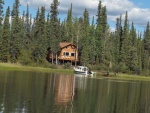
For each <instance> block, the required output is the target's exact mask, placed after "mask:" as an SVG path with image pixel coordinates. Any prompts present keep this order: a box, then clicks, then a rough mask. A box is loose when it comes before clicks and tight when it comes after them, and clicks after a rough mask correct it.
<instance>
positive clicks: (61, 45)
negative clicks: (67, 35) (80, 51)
mask: <svg viewBox="0 0 150 113" xmlns="http://www.w3.org/2000/svg"><path fill="white" fill-rule="evenodd" d="M68 45H74V44H72V43H70V42H60V43H59V46H60V47H61V48H64V47H66V46H68ZM74 46H75V45H74Z"/></svg>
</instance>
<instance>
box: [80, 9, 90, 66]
mask: <svg viewBox="0 0 150 113" xmlns="http://www.w3.org/2000/svg"><path fill="white" fill-rule="evenodd" d="M83 22H84V23H83V33H82V37H81V38H82V40H81V41H82V44H83V48H82V52H81V62H82V64H85V65H87V64H89V38H90V37H89V13H88V11H87V9H85V11H84V20H83Z"/></svg>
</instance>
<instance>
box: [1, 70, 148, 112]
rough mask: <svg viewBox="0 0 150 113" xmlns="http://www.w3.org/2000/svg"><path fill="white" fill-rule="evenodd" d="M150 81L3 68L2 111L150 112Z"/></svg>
mask: <svg viewBox="0 0 150 113" xmlns="http://www.w3.org/2000/svg"><path fill="white" fill-rule="evenodd" d="M149 86H150V82H141V81H114V80H109V79H96V78H88V77H81V76H76V75H74V76H73V75H62V74H60V75H57V74H48V73H47V74H46V73H45V74H44V73H36V72H0V113H150V87H149Z"/></svg>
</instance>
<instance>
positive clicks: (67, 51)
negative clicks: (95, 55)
mask: <svg viewBox="0 0 150 113" xmlns="http://www.w3.org/2000/svg"><path fill="white" fill-rule="evenodd" d="M58 59H60V60H70V61H75V60H76V61H78V52H77V50H76V47H75V46H74V45H69V46H66V47H64V48H62V50H61V52H60V54H59V56H58Z"/></svg>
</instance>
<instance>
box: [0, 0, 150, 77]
mask: <svg viewBox="0 0 150 113" xmlns="http://www.w3.org/2000/svg"><path fill="white" fill-rule="evenodd" d="M59 4H60V2H59V1H58V0H53V2H52V3H51V4H50V11H49V12H48V13H47V12H46V9H45V7H44V6H43V7H39V8H38V9H37V12H36V16H35V17H32V14H30V12H29V6H28V4H27V7H26V11H23V12H20V11H19V8H20V1H19V0H15V1H14V4H13V7H12V9H10V7H8V8H7V9H6V11H4V8H3V7H4V5H5V3H4V0H0V62H4V63H7V62H9V63H20V64H22V65H32V66H33V65H41V66H45V65H48V64H49V65H57V63H56V64H53V62H52V64H50V63H49V62H48V61H47V60H46V58H47V51H48V48H51V51H52V53H54V54H56V53H57V52H58V51H59V50H60V47H59V42H64V41H66V42H71V43H74V44H75V45H78V50H79V57H80V64H81V65H83V64H84V65H87V66H91V67H92V68H93V69H97V70H108V69H110V70H111V71H115V72H122V73H130V74H137V75H147V76H150V23H149V22H147V25H146V28H145V31H143V33H141V32H138V31H137V30H136V28H135V27H134V23H133V22H130V21H129V20H128V12H126V14H125V17H122V15H120V17H118V18H116V28H115V32H111V31H110V27H109V25H108V22H107V8H106V6H103V5H102V2H101V1H99V4H97V12H96V15H95V16H93V18H92V21H90V14H89V12H88V10H87V9H85V10H84V11H83V15H82V16H80V17H76V16H73V14H72V4H70V8H69V9H68V14H67V15H66V19H64V20H63V21H60V18H58V16H59V11H58V6H59ZM4 12H5V13H4ZM20 15H21V16H20Z"/></svg>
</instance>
